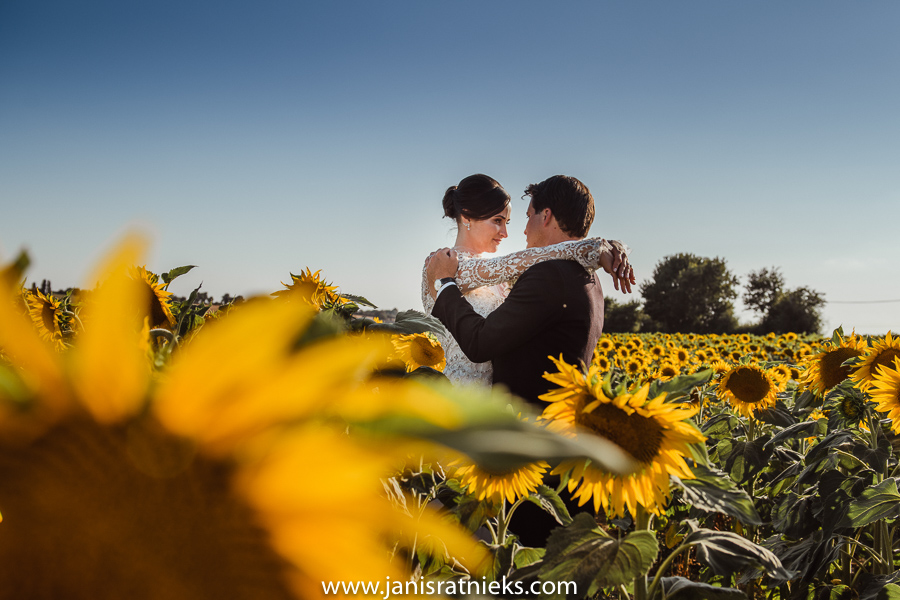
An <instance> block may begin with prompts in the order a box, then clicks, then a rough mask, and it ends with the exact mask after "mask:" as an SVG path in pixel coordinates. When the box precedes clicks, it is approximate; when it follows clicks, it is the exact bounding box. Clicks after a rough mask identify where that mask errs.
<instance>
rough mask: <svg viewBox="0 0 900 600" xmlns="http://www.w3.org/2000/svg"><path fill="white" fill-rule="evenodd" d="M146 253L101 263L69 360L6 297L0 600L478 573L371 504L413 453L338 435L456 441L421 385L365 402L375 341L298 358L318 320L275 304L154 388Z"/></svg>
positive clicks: (223, 328)
mask: <svg viewBox="0 0 900 600" xmlns="http://www.w3.org/2000/svg"><path fill="white" fill-rule="evenodd" d="M142 247H143V244H142V243H141V242H139V241H136V240H128V241H126V242H125V243H124V244H123V245H122V246H121V247H120V248H119V250H117V251H116V252H115V254H114V255H112V256H111V257H109V258H108V259H107V260H106V263H105V265H104V266H103V268H102V269H101V270H100V271H99V272H98V273H97V276H96V279H95V280H97V281H103V284H102V285H101V286H100V287H99V288H98V290H97V291H96V292H95V293H94V294H93V295H92V298H91V302H90V303H89V304H88V305H86V306H85V307H84V309H83V314H84V316H85V319H84V322H85V328H84V331H83V332H81V333H80V335H79V336H78V338H77V339H76V341H75V344H74V346H73V347H72V348H70V349H68V350H66V351H65V352H62V353H59V352H57V351H56V350H54V349H53V347H52V345H51V343H50V342H48V341H45V340H42V339H41V338H40V337H39V336H38V335H37V333H36V332H35V329H34V327H33V326H32V323H31V322H29V319H28V317H27V316H25V315H24V314H22V313H21V311H20V310H19V307H17V306H16V305H15V304H14V302H13V295H12V291H11V290H7V289H5V288H4V287H2V286H0V359H2V360H0V511H2V512H3V517H4V520H3V522H2V524H0V579H2V581H3V592H2V593H0V596H2V597H9V598H48V599H49V598H89V597H90V598H104V597H108V598H166V599H172V600H180V599H182V598H183V599H195V598H252V599H254V600H256V599H265V598H298V597H299V598H313V597H321V596H323V591H322V584H321V582H322V581H328V580H342V579H343V580H373V581H374V580H383V579H384V578H385V577H387V576H390V577H393V578H397V579H403V578H406V577H408V576H409V574H408V572H406V564H405V561H403V560H397V561H392V560H391V554H390V552H391V548H392V547H394V548H404V547H406V548H409V547H413V545H414V544H415V543H417V542H418V543H428V541H429V540H430V541H431V543H432V545H433V546H435V547H441V548H446V550H447V551H448V552H450V553H451V554H452V555H453V556H454V557H456V558H458V559H460V560H462V561H463V563H464V564H466V566H467V567H469V568H470V569H472V570H474V569H475V568H476V565H477V563H478V561H479V560H481V558H482V556H483V554H482V552H481V550H480V548H479V547H478V546H476V544H475V543H474V541H473V540H471V538H470V537H468V536H467V535H465V534H464V533H463V532H461V531H460V530H458V529H457V528H455V527H452V526H450V525H448V524H446V523H445V522H444V521H443V520H442V519H441V518H439V517H438V516H436V515H434V514H432V513H431V512H428V511H426V512H424V513H423V514H422V515H416V516H411V515H410V514H408V513H405V512H403V511H400V510H398V509H397V507H396V506H395V505H394V504H392V503H391V502H390V501H389V500H388V499H387V498H386V497H385V496H384V495H383V493H382V491H383V488H382V484H381V481H380V478H382V477H386V476H388V475H390V474H391V472H392V470H393V469H394V468H396V465H397V464H398V461H402V459H404V458H405V457H406V455H407V454H408V453H409V452H410V446H409V444H407V443H402V440H398V439H396V438H394V439H387V438H386V437H383V438H380V439H381V441H378V438H375V439H372V440H369V439H363V438H360V437H356V436H354V435H348V434H347V433H346V429H347V420H348V419H347V417H349V416H352V417H353V418H354V419H356V420H359V419H365V418H376V417H378V416H381V415H392V414H396V415H412V416H415V417H417V418H419V419H423V420H428V421H429V422H433V423H435V424H436V425H437V426H446V425H448V424H454V423H455V420H456V418H457V417H456V415H455V413H454V409H453V406H451V405H450V404H449V403H448V402H446V401H444V402H442V397H441V396H439V395H438V394H436V393H433V392H432V393H431V396H427V394H428V390H427V389H426V388H422V389H419V388H414V387H413V386H417V385H418V384H416V383H415V382H406V381H391V382H377V385H378V388H377V389H373V387H372V383H373V381H372V380H371V374H372V371H373V369H374V368H375V367H376V366H377V365H378V364H379V362H380V361H381V360H382V357H384V356H385V355H386V354H387V349H386V347H385V344H386V342H384V341H383V340H374V339H373V340H363V339H360V338H358V337H357V338H351V337H349V336H338V337H337V338H333V339H326V340H324V341H323V340H319V341H316V342H314V343H310V344H307V345H300V346H299V347H298V339H300V338H301V337H302V335H303V333H304V331H305V330H306V329H307V327H308V326H309V325H310V323H311V321H312V319H313V315H314V313H315V312H316V311H315V310H314V309H312V308H308V309H307V308H300V309H298V306H301V304H300V303H297V302H293V303H292V302H284V301H282V300H280V299H261V300H258V301H250V302H247V303H245V304H244V305H242V306H241V307H240V308H238V309H236V310H234V311H233V312H232V313H230V314H229V316H228V317H227V318H224V319H220V320H218V321H216V322H214V323H212V324H210V325H209V326H208V327H206V328H204V331H203V332H202V334H200V335H198V336H197V337H196V338H194V339H193V340H192V341H191V342H190V343H189V344H186V345H185V346H184V347H183V348H180V349H179V350H178V352H177V353H175V354H174V355H173V357H172V360H171V362H170V363H169V364H167V365H166V366H165V368H164V369H163V371H162V372H161V373H160V374H159V375H154V373H153V371H152V370H151V368H150V362H149V360H148V357H147V354H146V350H144V349H142V343H141V342H142V333H141V332H142V323H141V322H139V319H140V317H138V316H137V315H138V312H139V311H135V310H134V307H136V306H142V305H143V304H142V303H143V302H144V301H145V300H146V298H147V297H146V295H145V292H146V290H145V289H144V288H142V287H141V285H140V284H141V282H140V281H137V280H136V279H133V278H131V277H129V276H128V275H127V273H128V267H129V266H130V265H133V264H137V263H138V260H139V258H140V254H141V253H142ZM425 406H427V408H428V411H427V412H426V411H425V409H424V407H425ZM388 437H389V436H388ZM435 539H439V540H440V542H441V543H439V544H438V543H434V542H435ZM414 540H415V542H414ZM101 567H102V568H101Z"/></svg>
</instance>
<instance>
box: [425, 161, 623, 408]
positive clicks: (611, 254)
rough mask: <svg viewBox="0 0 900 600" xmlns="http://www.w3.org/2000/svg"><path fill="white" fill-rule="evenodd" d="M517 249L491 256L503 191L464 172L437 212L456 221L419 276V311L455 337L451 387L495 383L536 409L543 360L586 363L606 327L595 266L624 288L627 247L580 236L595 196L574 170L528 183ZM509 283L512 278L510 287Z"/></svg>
mask: <svg viewBox="0 0 900 600" xmlns="http://www.w3.org/2000/svg"><path fill="white" fill-rule="evenodd" d="M525 195H526V196H528V197H529V198H530V202H529V204H528V210H527V211H526V213H525V218H526V222H525V239H526V240H527V243H528V247H527V248H526V249H525V250H522V251H521V252H516V253H514V254H509V255H506V256H501V257H496V258H490V257H486V256H485V255H488V254H491V253H494V252H496V251H497V246H498V245H499V244H500V241H501V240H503V238H505V237H507V233H506V226H507V224H508V223H509V217H510V197H509V194H508V193H507V192H506V190H504V189H503V188H502V187H501V186H500V184H499V183H497V182H496V181H495V180H494V179H492V178H490V177H488V176H487V175H471V176H469V177H466V178H465V179H463V180H462V181H460V182H459V185H455V186H452V187H450V188H449V189H448V190H447V192H446V193H445V194H444V202H443V204H444V215H445V216H447V217H450V218H452V219H454V220H455V221H456V223H457V227H458V235H457V237H456V244H455V245H454V247H453V248H442V249H441V250H438V251H437V252H435V253H433V254H432V255H431V256H429V258H428V260H427V261H426V263H425V269H424V271H423V277H422V302H423V304H424V306H425V311H426V312H427V313H428V314H431V315H433V316H435V317H437V318H438V319H439V320H440V321H441V323H443V324H444V326H445V327H446V328H447V329H448V331H449V332H450V333H451V335H452V336H453V337H452V339H442V340H441V343H442V345H443V347H444V351H445V354H446V357H447V367H446V369H445V370H444V373H445V375H447V377H448V378H449V379H450V381H451V382H453V383H454V384H466V383H481V384H485V385H491V384H502V385H504V386H505V387H506V388H507V389H509V391H511V392H512V393H514V394H516V395H517V396H519V397H521V398H523V399H525V400H526V401H527V402H528V403H529V404H531V405H532V406H533V407H534V408H535V409H536V410H537V412H538V414H539V413H540V412H542V410H543V408H544V403H542V402H541V401H540V400H538V397H539V396H540V395H542V394H545V393H546V392H548V391H549V390H550V388H551V387H552V384H551V383H550V382H548V381H547V380H545V379H544V378H543V374H544V372H546V371H554V370H555V369H554V367H553V363H552V362H551V361H550V359H549V358H548V357H549V356H553V357H554V358H559V357H560V356H562V359H563V360H564V361H566V362H567V363H569V364H574V365H579V364H582V363H584V364H589V363H590V362H591V359H592V358H593V353H594V348H596V346H597V341H598V340H599V339H600V335H601V332H602V329H603V291H602V290H601V288H600V282H599V281H598V280H597V277H596V274H595V272H594V271H595V270H597V269H601V268H602V269H603V270H604V271H606V272H607V273H609V274H610V275H611V276H612V279H613V284H614V285H615V287H616V289H620V288H621V289H622V290H623V291H624V292H631V286H632V285H633V284H634V283H635V277H634V270H633V269H632V267H631V265H630V264H629V262H628V257H627V253H628V248H627V247H626V246H625V245H624V244H621V243H620V242H616V241H607V240H604V239H600V238H589V239H585V236H586V235H587V232H588V230H589V229H590V227H591V223H593V220H594V198H593V197H592V196H591V192H590V191H589V190H588V188H587V186H585V185H584V184H583V183H581V182H580V181H579V180H577V179H575V178H574V177H567V176H564V175H556V176H554V177H550V178H549V179H547V180H545V181H542V182H540V183H536V184H532V185H530V186H528V189H526V190H525ZM513 284H514V285H513Z"/></svg>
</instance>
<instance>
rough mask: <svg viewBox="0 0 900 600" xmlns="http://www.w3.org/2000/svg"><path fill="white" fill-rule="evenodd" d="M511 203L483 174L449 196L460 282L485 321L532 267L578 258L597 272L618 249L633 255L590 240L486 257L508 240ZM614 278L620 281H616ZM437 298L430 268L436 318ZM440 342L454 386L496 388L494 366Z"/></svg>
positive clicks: (425, 291) (426, 299)
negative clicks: (546, 262)
mask: <svg viewBox="0 0 900 600" xmlns="http://www.w3.org/2000/svg"><path fill="white" fill-rule="evenodd" d="M509 201H510V197H509V194H508V193H507V192H506V190H504V189H503V187H502V186H501V185H500V184H499V183H498V182H497V181H496V180H494V179H493V178H491V177H488V176H487V175H481V174H478V175H470V176H469V177H466V178H465V179H463V180H462V181H460V182H459V185H454V186H450V187H449V188H448V189H447V191H446V193H444V200H443V205H444V216H445V217H450V218H451V219H453V220H455V221H456V225H457V235H456V243H455V244H454V246H453V250H455V251H456V253H457V257H458V259H459V269H458V271H457V273H456V277H455V280H456V284H457V285H458V286H459V288H460V290H461V291H462V292H463V294H464V297H465V298H466V300H468V302H469V304H471V305H472V307H473V308H474V309H475V312H477V313H478V314H480V315H481V316H483V317H486V316H487V315H488V314H490V313H491V312H493V311H494V310H495V309H496V308H497V307H499V306H500V305H501V304H502V303H503V301H504V300H505V299H506V296H507V295H508V294H509V290H510V287H511V285H512V284H513V283H514V282H515V280H516V279H517V278H518V277H519V276H520V275H521V274H522V273H524V272H525V270H526V269H528V268H529V267H531V266H533V265H536V264H538V263H540V262H544V261H547V260H560V259H563V260H574V261H577V262H578V263H579V264H580V265H581V266H583V267H584V268H586V269H591V270H596V269H598V268H600V267H601V260H602V259H603V257H604V256H605V255H607V254H608V253H610V252H612V249H613V247H615V248H616V250H618V251H619V252H620V253H621V255H622V256H625V255H627V253H628V248H627V247H626V246H625V245H624V244H621V243H620V242H616V241H607V240H604V239H601V238H589V239H584V240H579V241H572V242H563V243H561V244H556V245H553V246H545V247H541V248H527V249H525V250H521V251H519V252H515V253H513V254H508V255H505V256H499V257H496V258H487V257H485V256H484V255H485V254H493V253H494V252H496V251H497V247H498V246H499V245H500V242H501V241H502V240H503V239H504V238H505V237H507V232H506V226H507V224H508V223H509V215H510V206H509ZM429 258H430V256H429ZM427 264H428V260H426V261H425V265H426V267H427ZM613 280H614V281H617V280H616V279H615V277H614V279H613ZM617 287H618V286H617ZM434 296H435V290H434V289H433V288H431V287H430V286H429V285H428V281H427V276H426V268H425V267H423V268H422V304H423V305H424V308H425V312H426V314H429V315H430V314H431V310H432V308H433V307H434ZM438 338H439V339H440V342H441V345H442V346H443V348H444V353H445V355H446V357H447V366H446V368H445V369H444V375H446V376H447V378H448V379H450V381H451V382H452V383H453V384H454V385H463V384H470V383H476V384H481V385H487V386H490V385H491V377H492V375H493V370H492V367H491V363H490V362H484V363H473V362H471V361H470V360H469V359H468V358H466V355H465V354H463V352H462V350H461V349H460V347H459V345H458V344H457V343H456V340H454V339H453V337H452V336H450V335H449V334H448V335H439V336H438Z"/></svg>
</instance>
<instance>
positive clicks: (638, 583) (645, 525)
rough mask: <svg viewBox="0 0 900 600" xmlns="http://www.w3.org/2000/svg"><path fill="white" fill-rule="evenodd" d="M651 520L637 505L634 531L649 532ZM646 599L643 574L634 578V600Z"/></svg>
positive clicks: (644, 575) (645, 511)
mask: <svg viewBox="0 0 900 600" xmlns="http://www.w3.org/2000/svg"><path fill="white" fill-rule="evenodd" d="M651 519H652V515H651V514H650V513H649V512H647V510H645V509H644V507H643V506H641V505H638V506H637V510H636V511H635V515H634V530H635V531H650V521H651ZM648 598H649V596H648V595H647V574H646V573H644V574H642V575H638V576H637V577H635V578H634V600H648Z"/></svg>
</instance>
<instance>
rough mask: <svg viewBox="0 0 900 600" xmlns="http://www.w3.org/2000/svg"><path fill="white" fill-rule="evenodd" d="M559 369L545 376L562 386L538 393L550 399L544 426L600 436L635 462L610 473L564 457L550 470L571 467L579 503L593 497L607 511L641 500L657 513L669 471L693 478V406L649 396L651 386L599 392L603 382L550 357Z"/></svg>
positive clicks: (696, 436) (696, 437)
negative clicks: (632, 468)
mask: <svg viewBox="0 0 900 600" xmlns="http://www.w3.org/2000/svg"><path fill="white" fill-rule="evenodd" d="M553 362H554V363H555V364H556V366H557V368H558V369H559V373H553V374H546V375H544V377H545V378H546V379H548V380H550V381H553V382H555V383H558V384H560V385H561V386H562V387H560V389H557V390H553V391H551V392H548V393H547V394H544V395H543V396H541V399H542V400H545V401H547V402H550V405H549V406H547V408H546V409H545V410H544V414H543V417H544V418H545V419H547V420H548V421H549V423H548V425H547V427H548V428H549V429H551V430H555V431H559V432H561V433H564V434H566V435H569V436H572V437H578V436H581V435H597V436H601V437H604V438H606V439H608V440H610V441H612V442H614V443H615V444H617V445H618V446H619V447H621V448H622V449H623V450H625V451H626V452H627V453H628V454H629V455H631V456H632V457H633V458H634V459H635V460H636V461H637V462H638V463H639V464H640V468H639V469H638V470H637V471H636V472H634V473H632V474H630V475H613V474H611V473H609V472H606V471H603V470H601V469H599V468H597V467H595V466H593V465H592V464H591V463H590V461H580V460H577V461H565V462H563V463H561V464H560V465H559V466H558V467H556V468H555V469H554V470H553V471H552V473H553V474H562V473H565V472H566V471H569V470H571V477H570V479H569V484H568V485H569V491H570V492H573V496H572V497H573V499H577V500H578V504H579V506H583V505H584V504H586V503H587V501H588V500H590V499H592V498H593V505H594V510H595V511H596V512H599V511H600V508H601V507H603V509H604V510H606V511H607V512H608V513H609V514H610V515H613V514H614V515H624V513H625V507H626V506H627V507H628V510H629V511H630V512H631V514H632V515H634V514H635V512H636V510H637V506H638V505H641V506H643V507H645V508H646V509H647V510H648V511H650V512H653V513H656V514H659V513H660V512H661V511H663V510H664V509H665V506H666V503H667V501H668V498H669V476H670V475H676V476H678V477H681V478H685V479H692V478H693V474H692V472H691V470H690V469H689V468H688V465H687V462H686V461H685V458H688V457H690V455H691V451H690V448H689V446H690V444H696V443H701V442H703V441H705V439H706V438H705V437H704V436H703V434H701V433H700V432H699V431H698V430H697V428H696V427H695V426H694V425H693V423H691V422H690V421H689V419H690V417H692V416H693V415H694V414H696V412H697V409H696V408H692V407H689V406H686V405H685V404H672V403H666V401H665V394H660V395H659V396H657V397H655V398H652V399H648V395H649V391H650V386H649V384H648V385H644V386H643V387H641V388H640V389H638V390H636V391H634V392H633V393H625V394H621V395H618V396H616V397H614V398H610V397H608V396H607V395H606V394H605V393H604V392H603V382H602V381H600V380H599V379H598V378H597V377H594V376H593V375H592V374H591V373H590V372H589V373H588V375H587V376H585V375H584V374H583V373H581V372H580V371H578V369H576V368H575V367H573V366H572V365H568V364H566V363H565V362H564V361H562V360H555V359H554V361H553Z"/></svg>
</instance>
